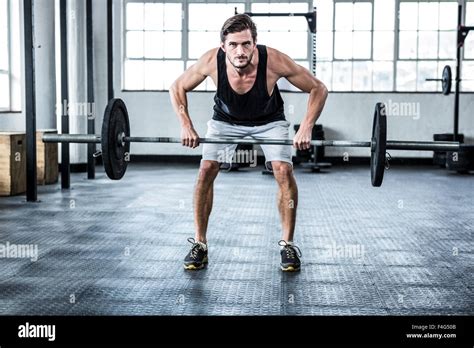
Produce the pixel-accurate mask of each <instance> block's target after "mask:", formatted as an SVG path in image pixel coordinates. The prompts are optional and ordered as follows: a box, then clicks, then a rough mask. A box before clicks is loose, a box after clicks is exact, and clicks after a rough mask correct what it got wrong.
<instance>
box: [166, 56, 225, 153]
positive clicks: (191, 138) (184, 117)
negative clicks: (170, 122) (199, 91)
mask: <svg viewBox="0 0 474 348" xmlns="http://www.w3.org/2000/svg"><path fill="white" fill-rule="evenodd" d="M216 50H217V49H212V50H210V51H208V52H206V53H205V54H204V55H203V56H202V57H201V58H199V60H198V61H197V62H196V64H194V65H192V66H191V67H190V68H188V69H187V70H186V71H185V72H184V73H183V74H181V76H179V77H178V78H177V79H176V81H175V82H173V84H172V85H171V87H170V89H169V94H170V98H171V104H172V105H173V109H174V112H175V113H176V115H177V116H178V119H179V122H180V124H181V138H182V140H183V142H182V144H183V145H185V146H190V147H193V148H194V147H196V146H198V145H199V142H198V138H199V137H198V135H197V133H196V131H195V130H194V126H193V123H192V121H191V117H190V116H189V112H188V99H187V96H186V93H187V92H189V91H192V90H193V89H194V88H196V87H197V86H198V85H199V84H200V83H201V82H202V81H204V80H205V79H206V77H207V76H210V75H211V74H212V69H213V67H214V65H215V64H213V62H214V57H215V56H216Z"/></svg>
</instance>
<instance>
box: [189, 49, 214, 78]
mask: <svg viewBox="0 0 474 348" xmlns="http://www.w3.org/2000/svg"><path fill="white" fill-rule="evenodd" d="M218 50H220V48H219V47H216V48H213V49H210V50H209V51H207V52H206V53H204V54H203V55H202V56H201V57H200V58H199V59H198V61H197V62H196V64H194V68H195V69H197V71H198V72H199V73H201V74H203V75H206V76H209V75H211V74H212V73H213V72H214V71H215V70H216V69H217V63H216V60H217V51H218Z"/></svg>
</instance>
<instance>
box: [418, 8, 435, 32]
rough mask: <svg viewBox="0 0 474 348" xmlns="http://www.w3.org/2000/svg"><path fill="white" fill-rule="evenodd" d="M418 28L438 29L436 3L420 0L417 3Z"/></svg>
mask: <svg viewBox="0 0 474 348" xmlns="http://www.w3.org/2000/svg"><path fill="white" fill-rule="evenodd" d="M418 13H419V18H418V21H419V24H418V29H419V30H437V29H438V18H439V15H438V3H437V2H420V3H419V12H418Z"/></svg>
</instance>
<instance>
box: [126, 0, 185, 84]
mask: <svg viewBox="0 0 474 348" xmlns="http://www.w3.org/2000/svg"><path fill="white" fill-rule="evenodd" d="M182 13H183V9H182V5H181V3H159V2H132V1H127V2H125V16H124V25H125V30H124V33H125V40H124V43H125V44H124V58H125V59H124V88H125V89H126V90H163V89H167V88H168V87H169V86H170V85H171V83H172V82H173V81H174V79H176V76H178V75H179V74H180V73H181V72H182V71H183V65H184V62H183V55H182V49H181V42H182V35H183V32H182V16H183V14H182Z"/></svg>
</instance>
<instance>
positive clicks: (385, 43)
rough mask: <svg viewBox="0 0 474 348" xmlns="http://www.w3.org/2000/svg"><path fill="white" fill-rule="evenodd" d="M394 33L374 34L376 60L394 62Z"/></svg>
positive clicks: (382, 32) (381, 32)
mask: <svg viewBox="0 0 474 348" xmlns="http://www.w3.org/2000/svg"><path fill="white" fill-rule="evenodd" d="M393 40H394V32H393V31H376V32H374V60H393Z"/></svg>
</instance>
